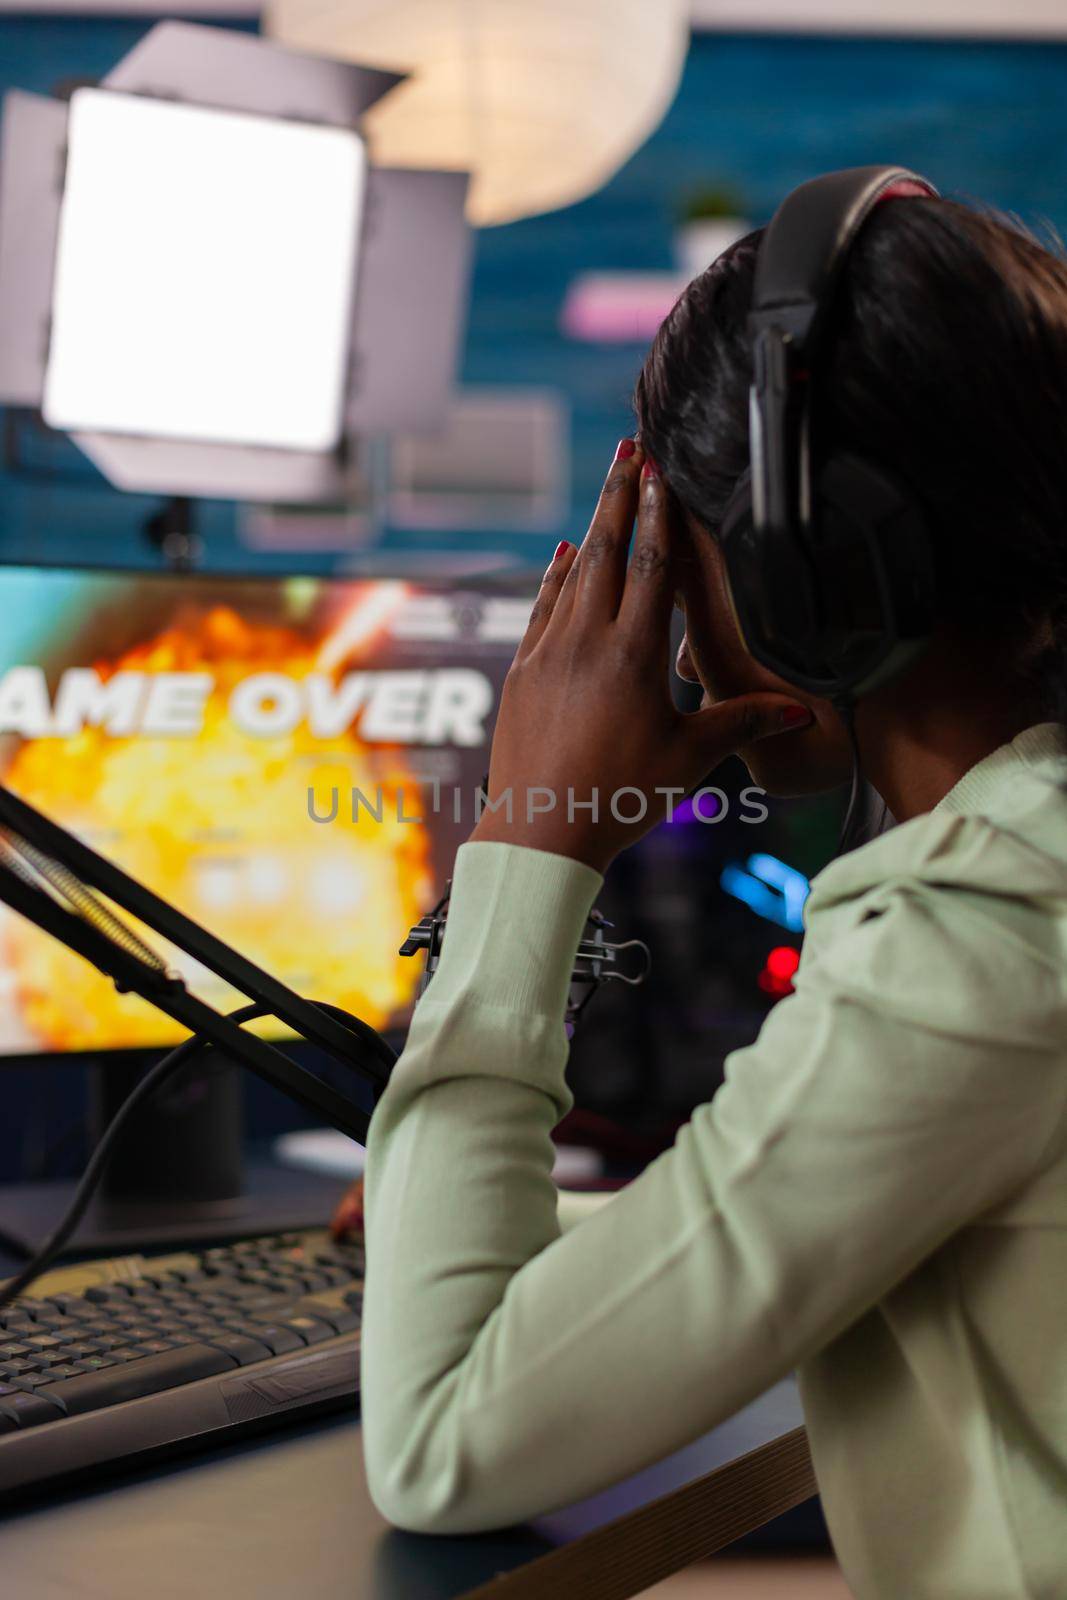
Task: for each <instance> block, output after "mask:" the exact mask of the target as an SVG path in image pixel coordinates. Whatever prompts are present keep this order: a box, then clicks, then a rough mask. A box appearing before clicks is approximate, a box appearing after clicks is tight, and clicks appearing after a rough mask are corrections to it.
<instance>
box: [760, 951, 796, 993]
mask: <svg viewBox="0 0 1067 1600" xmlns="http://www.w3.org/2000/svg"><path fill="white" fill-rule="evenodd" d="M799 965H800V951H799V950H794V948H793V946H792V945H790V944H780V945H776V946H775V948H774V949H773V950H771V951H769V952H768V954H767V960H766V962H765V964H764V968H763V971H762V972H761V973H760V975H759V986H760V988H761V989H763V990H765V991H766V993H767V994H773V995H777V996H780V995H786V994H792V992H793V974H794V973H795V972H796V970H797V968H798V967H799Z"/></svg>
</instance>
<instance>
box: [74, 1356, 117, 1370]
mask: <svg viewBox="0 0 1067 1600" xmlns="http://www.w3.org/2000/svg"><path fill="white" fill-rule="evenodd" d="M71 1365H72V1366H75V1367H77V1369H78V1371H79V1372H103V1370H104V1368H105V1367H114V1366H117V1365H118V1363H117V1362H116V1361H115V1360H114V1359H113V1358H112V1357H111V1356H86V1357H85V1359H84V1361H74V1362H72V1363H71Z"/></svg>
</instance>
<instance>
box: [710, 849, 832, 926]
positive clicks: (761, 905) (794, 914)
mask: <svg viewBox="0 0 1067 1600" xmlns="http://www.w3.org/2000/svg"><path fill="white" fill-rule="evenodd" d="M719 884H720V886H721V887H722V888H723V889H724V890H725V891H726V893H727V894H729V895H732V896H733V897H734V899H735V900H740V901H742V902H743V903H744V904H745V905H746V906H749V907H750V908H751V910H753V911H754V912H755V913H756V915H757V916H758V917H764V918H766V920H767V921H768V922H774V923H777V925H778V927H780V928H788V929H789V931H790V933H801V932H802V931H803V928H804V902H805V900H806V899H807V898H808V894H809V892H810V889H811V885H810V884H809V882H808V880H807V878H805V876H804V874H803V873H802V872H798V871H797V870H796V868H795V867H790V866H787V865H786V863H785V862H784V861H779V860H778V857H777V856H770V855H767V854H766V853H765V852H764V851H757V852H756V854H755V855H751V856H749V858H748V860H747V861H746V862H745V865H744V866H743V867H742V866H741V865H740V864H739V863H738V862H736V861H732V862H730V864H729V865H728V866H725V867H724V868H723V870H722V875H721V877H720V878H719Z"/></svg>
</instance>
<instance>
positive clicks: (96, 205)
mask: <svg viewBox="0 0 1067 1600" xmlns="http://www.w3.org/2000/svg"><path fill="white" fill-rule="evenodd" d="M365 174H366V154H365V147H364V144H363V140H362V139H361V137H360V136H359V134H358V133H356V132H354V131H352V130H350V129H346V128H328V127H311V126H308V125H307V124H301V123H296V122H285V121H281V120H272V119H271V118H268V117H253V116H246V115H241V114H238V113H234V112H230V111H216V110H209V109H204V108H202V107H200V106H188V105H174V104H168V103H167V102H165V101H161V100H147V99H144V98H141V97H138V96H135V95H126V94H113V93H107V92H105V91H100V90H95V89H81V90H78V91H77V93H76V94H75V95H74V96H73V98H72V100H71V106H70V115H69V121H68V157H67V173H66V184H65V188H64V195H63V206H62V210H61V213H60V223H59V242H58V249H57V255H56V275H55V285H54V289H53V297H52V330H51V339H50V341H49V357H48V368H47V374H46V378H45V390H44V404H43V413H44V418H45V421H46V422H47V423H48V424H49V425H50V426H51V427H53V428H65V429H82V428H88V429H101V430H103V431H105V432H109V433H125V434H150V435H155V436H157V437H160V438H169V439H202V440H211V441H216V442H229V443H233V444H249V445H264V446H277V447H280V448H283V449H292V450H314V451H325V450H331V449H333V448H334V446H335V445H336V444H337V443H338V441H339V439H340V437H341V430H342V420H343V419H342V406H343V396H344V380H345V375H346V374H345V367H346V364H347V359H348V327H349V318H350V315H351V306H352V299H353V295H354V291H355V285H356V263H357V244H358V239H359V228H360V220H361V213H362V204H363V196H364V192H365Z"/></svg>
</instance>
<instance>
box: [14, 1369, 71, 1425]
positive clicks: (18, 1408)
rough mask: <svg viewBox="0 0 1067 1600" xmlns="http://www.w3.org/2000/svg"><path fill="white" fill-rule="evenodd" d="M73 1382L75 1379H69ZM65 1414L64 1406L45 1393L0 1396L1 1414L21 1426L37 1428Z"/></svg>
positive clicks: (55, 1420)
mask: <svg viewBox="0 0 1067 1600" xmlns="http://www.w3.org/2000/svg"><path fill="white" fill-rule="evenodd" d="M67 1381H68V1382H70V1383H73V1382H74V1381H75V1380H74V1379H73V1378H70V1379H68V1380H67ZM62 1415H63V1408H62V1406H58V1405H56V1403H55V1401H54V1400H51V1399H48V1398H46V1396H44V1395H43V1394H7V1395H4V1396H3V1397H0V1416H2V1417H7V1418H8V1419H9V1421H11V1422H14V1423H15V1425H16V1427H19V1428H35V1427H37V1425H38V1424H39V1423H42V1422H57V1421H58V1420H59V1418H60V1417H61V1416H62Z"/></svg>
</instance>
